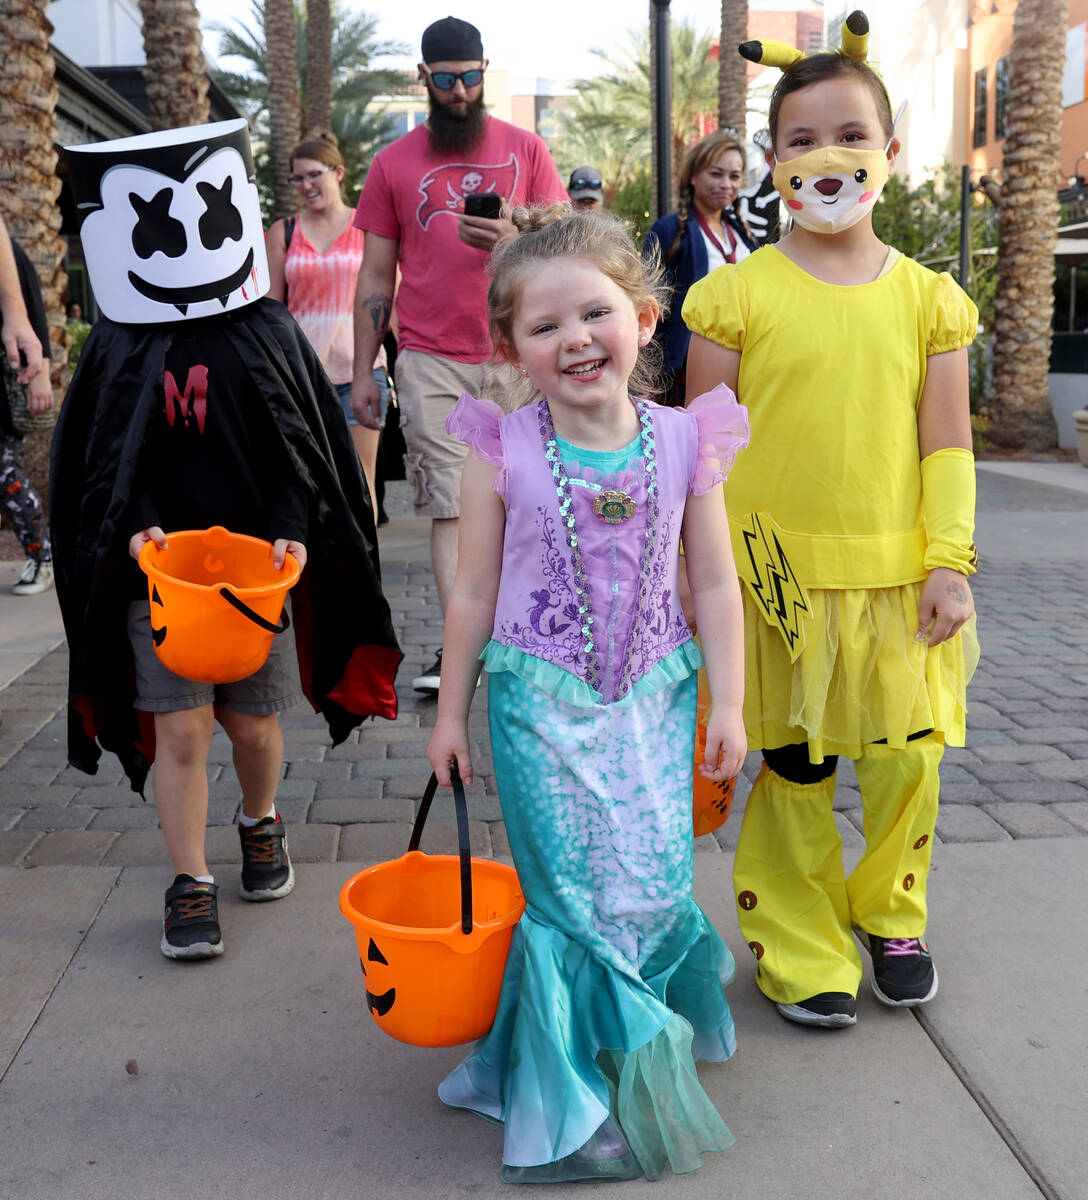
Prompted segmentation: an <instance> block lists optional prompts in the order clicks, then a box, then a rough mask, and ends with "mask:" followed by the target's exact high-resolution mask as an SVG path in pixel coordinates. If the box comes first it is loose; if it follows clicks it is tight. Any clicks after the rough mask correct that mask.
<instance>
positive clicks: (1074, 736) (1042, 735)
mask: <svg viewBox="0 0 1088 1200" xmlns="http://www.w3.org/2000/svg"><path fill="white" fill-rule="evenodd" d="M968 736H970V730H968ZM1014 736H1015V737H1016V740H1017V741H1018V742H1021V743H1028V742H1038V743H1040V744H1041V745H1044V746H1045V745H1054V746H1060V745H1064V744H1065V743H1067V742H1088V727H1086V728H1084V729H1077V728H1075V727H1074V726H1072V725H1026V726H1025V727H1024V728H1023V729H1017V730H1015V731H1014Z"/></svg>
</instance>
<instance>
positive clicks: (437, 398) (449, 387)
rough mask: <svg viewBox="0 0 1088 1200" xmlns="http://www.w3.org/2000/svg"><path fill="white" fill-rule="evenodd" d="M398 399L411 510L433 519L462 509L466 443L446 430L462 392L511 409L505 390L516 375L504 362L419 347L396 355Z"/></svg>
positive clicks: (442, 519) (451, 515) (515, 381)
mask: <svg viewBox="0 0 1088 1200" xmlns="http://www.w3.org/2000/svg"><path fill="white" fill-rule="evenodd" d="M396 376H397V402H398V404H399V405H400V420H401V428H402V429H403V431H404V441H405V444H406V445H407V447H408V452H407V454H406V455H405V456H404V467H405V474H406V476H407V478H408V480H409V482H410V483H411V484H412V491H413V500H414V503H415V509H416V513H417V514H418V515H422V516H428V517H432V518H434V519H436V520H440V521H444V520H451V519H453V518H455V517H458V516H460V514H461V468H462V467H463V466H464V463H465V455H466V454H467V453H468V447H467V446H466V445H465V443H464V442H461V441H458V439H457V438H455V437H452V436H451V435H450V434H448V433H447V432H446V419H447V418H448V417H449V415H450V413H451V412H453V407H454V405H455V404H456V403H457V399H458V397H459V396H460V395H461V393H462V392H470V393H471V394H472V395H473V396H478V397H481V398H486V399H488V400H494V401H495V403H496V404H498V405H499V407H500V408H502V409H503V411H505V412H509V411H511V407H512V405H511V403H510V401H509V399H508V393H509V392H510V391H511V389H512V388H513V387H514V385H515V384H516V383H517V382H518V379H519V376H518V373H517V371H515V370H514V368H513V367H512V366H510V364H509V363H492V362H483V363H463V362H457V361H456V360H454V359H452V358H439V357H438V355H436V354H424V353H423V352H422V351H420V350H402V351H401V352H400V354H398V355H397V367H396Z"/></svg>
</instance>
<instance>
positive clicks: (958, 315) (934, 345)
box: [926, 271, 978, 356]
mask: <svg viewBox="0 0 1088 1200" xmlns="http://www.w3.org/2000/svg"><path fill="white" fill-rule="evenodd" d="M976 333H978V309H977V308H976V307H975V304H974V301H973V300H972V299H971V297H970V296H968V295H967V293H966V292H965V291H964V290H963V288H961V287H960V285H959V284H958V283H957V282H956V281H955V280H954V279H953V278H952V276H951V275H949V273H948V272H947V271H944V272H942V273H941V274H940V275H938V276H937V287H936V291H935V294H934V299H933V308H932V311H931V312H930V317H929V330H928V335H927V338H926V355H927V356H928V355H930V354H945V353H946V352H947V351H949V350H960V349H962V348H963V347H964V346H969V345H970V344H971V343H972V342H973V341H974V340H975V334H976Z"/></svg>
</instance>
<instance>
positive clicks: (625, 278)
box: [487, 204, 668, 397]
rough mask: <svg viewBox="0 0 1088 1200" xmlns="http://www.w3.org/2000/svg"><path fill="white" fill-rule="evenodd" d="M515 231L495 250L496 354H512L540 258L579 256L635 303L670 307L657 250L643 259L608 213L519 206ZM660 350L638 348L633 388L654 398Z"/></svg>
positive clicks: (490, 296) (490, 302)
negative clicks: (525, 289)
mask: <svg viewBox="0 0 1088 1200" xmlns="http://www.w3.org/2000/svg"><path fill="white" fill-rule="evenodd" d="M510 219H511V220H512V221H513V222H514V226H515V228H516V230H517V232H516V233H512V234H509V235H508V236H507V237H504V238H502V239H500V241H499V242H497V243H496V245H495V249H494V250H493V252H492V254H491V264H490V268H489V269H490V272H491V284H490V286H489V287H488V289H487V307H488V315H489V319H490V325H491V341H492V344H493V345H494V347H495V353H496V354H497V355H501V356H503V357H507V356H508V352H509V350H510V349H511V348H512V346H513V331H514V315H515V313H516V311H517V306H518V301H519V299H520V296H521V289H522V286H523V284H524V283H525V280H526V279H527V278H528V277H529V276H530V275H532V273H533V270H534V268H535V267H536V266H537V265H538V264H539V263H541V262H547V261H548V260H549V259H555V258H578V259H582V260H583V261H584V262H588V263H591V264H592V265H593V266H595V267H596V268H597V270H599V271H600V272H601V274H603V275H606V276H607V277H608V278H609V279H611V280H612V282H613V283H614V284H615V285H616V286H617V287H618V288H619V289H620V290H621V291H622V292H623V293H624V294H625V295H626V296H627V297H628V298H629V299H630V301H631V303H632V304H633V305H634V306H635V307H636V308H638V307H640V306H641V305H642V304H644V303H646V301H653V302H654V303H655V304H656V305H657V307H658V309H659V311H660V314H661V316H664V315H665V313H666V312H667V310H668V289H667V288H665V287H664V286H663V285H662V282H661V275H662V270H661V263H660V260H659V258H658V256H657V255H656V254H655V255H653V256H652V257H649V258H643V257H642V256H641V255H640V254H639V252H638V250H637V249H636V248H635V244H634V242H633V241H632V240H631V235H630V233H629V232H628V231H627V228H626V226H625V225H624V224H623V222H622V221H620V220H619V219H618V218H617V217H614V216H612V215H611V214H610V213H607V212H594V211H589V212H585V211H581V210H578V209H575V208H572V207H571V205H570V204H553V205H551V206H550V207H547V208H515V209H514V211H513V212H512V213H511V214H510ZM660 369H661V356H660V350H658V348H657V347H656V346H655V345H654V343H653V342H650V344H649V345H648V346H643V347H641V348H640V349H639V353H638V359H637V360H636V362H635V368H634V370H633V371H632V372H631V379H630V383H629V384H628V390H629V391H630V392H632V393H633V394H634V395H636V396H640V397H649V396H652V395H654V394H655V393H657V392H658V391H660V390H661V389H660V387H659V385H658V375H659V373H660Z"/></svg>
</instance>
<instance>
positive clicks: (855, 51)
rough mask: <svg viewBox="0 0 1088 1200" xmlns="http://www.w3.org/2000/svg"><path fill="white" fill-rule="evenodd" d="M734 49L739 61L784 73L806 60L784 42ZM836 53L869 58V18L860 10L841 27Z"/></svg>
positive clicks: (756, 43)
mask: <svg viewBox="0 0 1088 1200" xmlns="http://www.w3.org/2000/svg"><path fill="white" fill-rule="evenodd" d="M737 49H738V50H739V51H740V55H741V57H742V58H746V59H747V60H748V61H749V62H754V63H758V64H759V65H760V66H762V67H778V68H780V69H781V70H783V71H788V70H789V69H790V67H792V66H793V64H794V63H796V62H800V61H801V59H802V58H806V57H807V55H806V54H805V53H804V52H803V51H801V50H798V49H797V47H796V46H791V45H789V43H787V42H770V41H769V42H742V43H741V44H740V45H739V46H738V47H737ZM840 50H841V52H842V53H843V54H845V55H846V56H847V57H848V58H853V59H857V61H858V62H865V61H866V58H867V56H868V54H869V18H868V17H867V16H866V15H865V14H864V13H863V12H862V11H861V10H860V9H855V11H854V12H852V13H851V14H850V15H849V16H848V17H847V18H846V20H845V21H843V23H842V43H841V46H840ZM870 70H872V68H871V67H870Z"/></svg>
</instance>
